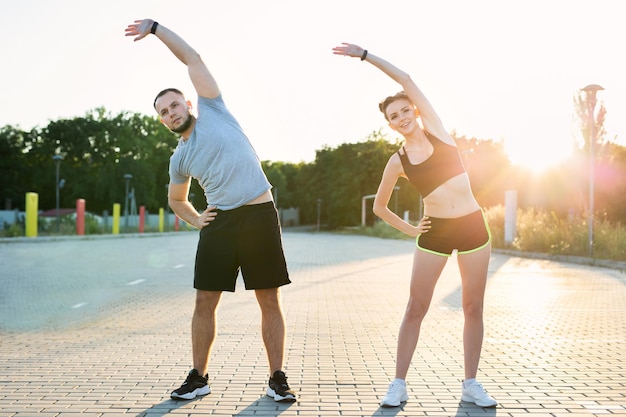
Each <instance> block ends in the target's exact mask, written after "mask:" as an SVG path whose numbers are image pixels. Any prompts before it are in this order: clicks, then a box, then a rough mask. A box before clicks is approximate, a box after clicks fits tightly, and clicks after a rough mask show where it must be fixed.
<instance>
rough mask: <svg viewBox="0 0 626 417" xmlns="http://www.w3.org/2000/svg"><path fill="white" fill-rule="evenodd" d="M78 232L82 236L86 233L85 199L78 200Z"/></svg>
mask: <svg viewBox="0 0 626 417" xmlns="http://www.w3.org/2000/svg"><path fill="white" fill-rule="evenodd" d="M76 234H77V235H78V236H82V235H84V234H85V199H83V198H79V199H78V200H76Z"/></svg>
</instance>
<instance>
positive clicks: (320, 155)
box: [0, 108, 626, 228]
mask: <svg viewBox="0 0 626 417" xmlns="http://www.w3.org/2000/svg"><path fill="white" fill-rule="evenodd" d="M599 131H600V132H601V130H599ZM452 136H453V138H454V139H455V140H456V142H457V144H458V147H459V151H460V152H461V155H462V158H463V162H464V164H465V166H466V168H467V170H468V174H469V177H470V182H471V184H472V188H473V190H474V193H475V195H476V198H477V199H478V201H479V203H480V204H481V206H483V207H485V208H488V207H492V206H496V205H502V204H504V194H505V191H507V190H517V192H518V205H519V206H520V207H521V208H524V207H533V206H541V207H543V208H545V209H547V210H550V211H553V212H555V213H556V214H557V215H559V216H572V215H577V216H585V215H586V210H587V209H588V206H587V204H588V197H587V196H588V194H587V193H588V187H589V179H588V178H589V175H588V152H587V146H588V144H587V143H586V144H583V145H581V146H580V147H579V148H578V149H576V150H575V152H574V153H573V155H572V156H571V157H570V158H568V159H567V160H564V161H563V162H562V163H561V164H560V165H558V166H555V167H553V168H551V169H550V170H548V171H545V172H543V173H541V174H533V173H532V172H530V171H527V170H524V169H523V168H520V167H517V166H514V165H512V163H511V162H510V160H509V159H508V157H507V155H506V152H505V150H504V146H503V144H502V143H500V142H496V141H493V140H489V139H477V138H473V137H472V138H468V137H466V136H461V135H458V134H456V133H455V132H453V133H452ZM599 137H600V140H599V141H598V143H597V144H596V163H595V170H596V175H595V178H596V182H595V195H596V199H595V208H596V211H597V212H598V213H599V214H600V215H602V216H604V218H606V219H608V220H611V221H617V222H623V221H624V220H626V181H624V180H625V179H626V148H625V147H622V146H619V145H617V144H615V143H611V142H607V141H604V140H602V136H601V135H599ZM176 143H177V137H176V136H175V135H173V134H172V133H171V132H168V131H167V129H164V128H163V126H162V125H161V124H160V122H159V121H158V119H157V118H155V117H151V116H145V115H141V114H137V113H128V112H121V113H119V114H111V113H109V112H107V111H106V110H105V109H104V108H97V109H94V110H92V111H89V112H87V113H86V114H85V115H84V116H81V117H76V118H73V119H60V120H55V121H50V122H49V123H48V125H47V126H45V127H43V128H39V127H36V128H34V129H32V130H30V131H23V130H21V129H19V128H18V127H14V126H11V125H7V126H4V127H2V128H0V173H1V175H0V199H1V201H2V202H3V204H4V207H2V208H5V209H19V210H23V209H24V205H25V202H24V196H25V194H26V193H27V192H36V193H38V194H39V207H40V209H41V210H51V209H54V208H55V206H56V177H55V172H56V171H55V170H56V166H55V161H54V160H53V159H52V156H53V155H61V156H62V157H63V160H62V162H61V163H60V178H62V179H64V186H63V188H62V190H61V193H60V195H61V200H60V206H61V207H62V208H63V207H65V208H71V207H75V202H76V199H78V198H83V199H85V200H86V202H87V211H89V212H91V213H94V214H102V212H103V211H105V210H107V211H108V212H109V213H110V212H111V210H112V206H113V204H114V203H123V202H124V197H125V193H126V182H125V179H124V175H126V174H131V175H132V180H131V186H132V188H134V193H135V199H136V203H137V205H138V206H139V205H143V206H145V207H146V209H147V210H148V211H149V212H152V213H155V212H157V211H158V210H159V208H162V207H165V206H166V204H167V192H166V186H167V183H168V182H169V177H168V164H169V157H170V155H171V153H172V151H173V150H174V148H175V147H176ZM399 146H400V143H399V142H398V140H397V139H394V138H390V137H387V135H386V134H383V133H382V132H381V131H375V132H372V133H371V134H370V135H369V136H368V137H366V138H364V139H363V140H362V141H360V142H356V143H348V142H347V143H344V144H341V145H339V146H336V147H324V148H322V149H319V150H317V151H316V156H315V160H314V161H312V162H300V163H292V162H280V161H263V162H262V164H263V168H264V169H265V172H266V174H267V176H268V178H269V180H270V182H271V183H272V185H273V187H274V195H275V198H276V202H277V206H278V207H279V208H291V207H294V208H299V209H300V220H301V223H302V224H314V223H315V222H316V221H317V218H318V216H319V217H320V221H321V222H322V223H323V224H324V225H326V226H327V227H329V228H339V227H348V226H356V225H359V224H360V222H361V201H362V200H361V199H362V197H363V196H366V195H371V194H374V193H375V192H376V189H377V187H378V183H379V181H380V177H381V175H382V171H383V168H384V167H385V164H386V162H387V160H388V159H389V157H390V156H391V155H392V154H393V153H394V152H396V151H397V149H398V147H399ZM394 193H395V195H394V196H392V200H391V202H390V208H391V209H392V210H394V211H396V212H397V213H398V214H400V215H402V213H404V212H405V211H407V210H408V211H409V213H410V218H411V219H412V220H417V217H418V216H419V212H420V211H419V205H420V196H419V194H418V193H417V192H416V191H415V190H414V189H413V188H412V187H411V186H410V184H409V183H408V182H407V181H402V180H401V181H400V182H399V183H398V189H397V190H396V191H395V192H394ZM191 194H193V196H192V203H193V204H194V206H195V207H196V208H197V209H198V210H201V209H203V208H205V207H206V202H205V201H204V194H203V192H202V190H201V189H200V187H199V185H198V184H197V182H196V181H195V180H194V181H192V188H191ZM370 209H371V200H370ZM371 221H373V217H371V211H370V213H369V216H368V222H371Z"/></svg>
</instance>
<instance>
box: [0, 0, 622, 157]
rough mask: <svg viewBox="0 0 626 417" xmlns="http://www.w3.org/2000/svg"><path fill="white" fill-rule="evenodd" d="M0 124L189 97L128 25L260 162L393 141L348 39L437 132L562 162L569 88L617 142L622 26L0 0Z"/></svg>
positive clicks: (321, 3) (325, 2)
mask: <svg viewBox="0 0 626 417" xmlns="http://www.w3.org/2000/svg"><path fill="white" fill-rule="evenodd" d="M0 4H2V13H1V14H0V36H1V38H2V39H3V42H2V44H3V45H2V50H3V54H2V58H0V59H1V60H2V61H0V62H1V64H2V65H1V68H2V70H1V71H2V72H1V73H2V77H0V86H1V89H0V91H2V93H1V96H0V126H6V125H11V126H15V127H19V128H21V129H23V130H30V129H32V128H34V127H45V126H46V125H47V124H48V122H49V121H51V120H58V119H63V118H70V119H71V118H74V117H80V116H83V115H85V114H86V113H87V112H89V111H90V110H92V109H95V108H98V107H104V108H105V109H106V110H107V111H108V112H110V113H112V114H113V115H116V114H118V113H119V112H133V113H134V112H136V113H141V114H146V115H155V113H154V110H153V108H152V101H153V98H154V96H155V94H156V93H157V92H158V91H160V90H161V89H163V88H166V87H177V88H179V89H181V90H183V91H184V92H185V93H186V95H187V97H188V98H189V99H190V100H191V101H192V102H193V103H194V104H195V101H196V95H195V92H194V90H193V87H192V85H191V83H190V82H189V80H188V77H187V72H186V69H185V67H184V65H183V64H182V63H180V62H179V61H178V60H177V59H176V58H174V56H173V55H172V54H171V53H170V52H169V51H168V50H167V48H166V47H165V46H164V45H163V44H162V43H161V42H160V41H159V40H158V39H157V38H156V37H152V36H150V37H147V38H145V39H143V40H142V41H139V42H133V41H132V38H130V37H125V36H124V29H125V28H126V26H127V25H128V24H129V23H131V22H133V21H134V20H135V19H142V18H152V19H155V20H157V21H158V22H160V23H161V24H163V25H165V26H167V27H169V28H170V29H172V30H174V31H176V32H177V33H178V34H179V35H181V36H182V37H183V38H184V39H185V40H187V41H188V43H189V44H191V45H192V46H193V47H194V48H195V49H196V50H197V51H198V52H199V53H200V54H201V55H202V57H203V59H204V61H205V63H206V64H207V65H208V67H209V69H210V71H211V72H212V73H213V75H214V76H215V78H216V80H217V82H218V84H219V86H220V89H221V91H222V93H223V96H224V99H225V101H226V103H227V106H228V107H229V108H230V110H231V111H232V113H233V114H234V115H235V117H236V118H237V119H238V120H239V122H240V124H241V125H242V126H243V128H244V130H245V131H246V133H247V134H248V136H249V137H250V140H251V141H252V143H253V145H254V146H255V148H256V150H257V152H258V154H259V157H260V158H261V159H262V160H271V161H284V162H300V161H304V162H310V161H312V160H314V158H315V151H316V150H319V149H322V148H323V147H325V146H328V147H336V146H338V145H340V144H342V143H354V142H361V141H364V140H366V139H367V138H368V137H369V135H370V134H371V133H372V132H374V131H378V130H381V129H382V131H383V132H384V133H387V134H388V135H389V137H390V138H392V139H394V140H395V138H396V137H397V135H396V134H395V133H393V132H392V131H391V130H390V129H389V128H388V127H387V126H386V122H385V120H384V118H383V116H382V114H381V113H380V112H379V110H378V102H379V101H380V100H381V99H383V98H384V97H386V96H388V95H392V94H394V93H396V92H397V91H399V90H400V87H399V85H397V84H396V83H395V82H393V81H392V80H390V79H389V78H387V77H386V76H385V75H384V74H383V73H382V72H380V71H379V70H377V69H376V68H374V67H373V66H372V65H370V64H367V63H364V62H361V61H360V60H358V59H354V58H346V57H341V56H336V55H333V54H332V48H333V47H334V46H336V45H338V44H340V43H341V42H350V43H355V44H358V45H360V46H362V47H364V48H366V49H368V50H369V51H370V53H373V54H375V55H378V56H380V57H382V58H385V59H387V60H388V61H390V62H392V63H393V64H395V65H396V66H398V67H399V68H401V69H403V70H404V71H406V72H408V73H409V74H411V76H412V78H413V80H414V81H415V82H416V83H417V84H418V86H419V87H420V88H421V89H422V91H423V92H424V93H425V94H426V96H427V97H428V98H429V100H430V101H431V103H432V104H433V106H434V108H435V110H436V111H437V112H438V114H439V116H440V117H441V119H442V120H443V122H444V125H445V127H446V129H447V130H448V131H451V132H452V131H454V132H456V133H457V134H458V135H464V136H467V137H476V138H478V139H491V140H495V141H503V143H504V144H505V147H506V149H507V151H508V152H509V155H510V158H511V160H512V161H513V162H515V163H520V164H526V165H528V166H531V165H533V164H536V165H538V166H539V165H545V164H549V163H553V162H555V161H558V160H559V159H561V158H563V157H565V156H567V154H568V153H569V151H570V150H571V146H572V143H573V142H574V141H575V140H576V139H577V137H578V136H577V135H579V133H578V131H579V128H578V126H577V124H576V122H575V111H574V104H573V97H574V95H575V94H577V93H578V91H579V90H580V89H581V88H583V87H585V86H587V85H589V84H599V85H601V86H602V87H603V88H604V90H603V91H601V92H599V93H598V99H599V101H601V102H602V103H604V105H605V107H606V109H607V119H606V122H605V127H606V130H607V138H608V139H610V140H612V141H614V142H617V143H619V144H620V145H623V146H626V117H624V116H625V115H626V76H625V74H626V57H625V56H624V54H625V52H624V51H625V49H624V44H625V41H626V25H624V24H623V12H622V6H621V2H619V1H614V0H613V1H608V0H595V1H580V0H526V1H507V0H475V1H466V0H439V1H433V0H430V1H422V0H394V1H390V2H383V1H373V0H333V1H330V0H316V1H314V2H313V1H298V0H266V1H261V0H228V1H216V0H177V1H171V0H170V1H164V0H132V1H129V0H108V1H106V2H103V1H99V2H96V1H85V0H54V1H48V0H21V1H19V2H15V1H12V2H9V1H7V0H0Z"/></svg>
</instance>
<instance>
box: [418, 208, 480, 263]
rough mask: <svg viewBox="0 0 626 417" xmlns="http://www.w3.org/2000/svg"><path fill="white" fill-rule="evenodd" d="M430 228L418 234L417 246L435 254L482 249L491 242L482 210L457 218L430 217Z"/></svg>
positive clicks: (450, 253)
mask: <svg viewBox="0 0 626 417" xmlns="http://www.w3.org/2000/svg"><path fill="white" fill-rule="evenodd" d="M428 220H430V230H428V232H426V233H422V234H420V235H418V236H417V239H416V244H417V247H418V248H419V249H421V250H423V251H424V252H429V253H434V254H435V255H441V256H450V255H452V252H453V251H454V250H456V251H457V253H459V254H464V253H472V252H476V251H479V250H481V249H482V248H484V247H486V246H487V245H488V244H489V242H491V231H490V230H489V225H488V224H487V219H486V218H485V214H484V213H483V212H482V210H477V211H475V212H473V213H470V214H468V215H466V216H461V217H457V218H455V219H443V218H438V217H429V219H428Z"/></svg>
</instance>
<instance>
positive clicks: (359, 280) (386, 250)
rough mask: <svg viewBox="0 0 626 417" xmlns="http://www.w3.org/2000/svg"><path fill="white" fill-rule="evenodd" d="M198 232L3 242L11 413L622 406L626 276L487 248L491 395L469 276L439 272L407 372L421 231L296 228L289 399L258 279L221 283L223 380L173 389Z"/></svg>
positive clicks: (286, 302) (6, 394)
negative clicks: (403, 326) (386, 233)
mask: <svg viewBox="0 0 626 417" xmlns="http://www.w3.org/2000/svg"><path fill="white" fill-rule="evenodd" d="M196 239H197V234H196V233H194V232H184V233H176V234H174V233H170V234H161V235H159V234H147V235H122V236H118V237H111V236H101V237H100V236H97V237H88V238H78V237H75V238H51V239H46V238H37V239H15V240H12V241H11V242H10V243H7V241H6V240H3V241H1V242H0V271H2V272H1V274H0V288H1V289H0V417H9V416H11V417H14V416H18V417H27V416H39V417H41V416H81V417H88V416H120V415H134V416H154V417H157V416H164V415H173V416H191V415H193V416H198V415H207V416H281V417H289V416H312V417H315V416H323V417H332V416H368V417H372V416H454V417H462V416H464V417H470V416H471V417H490V416H494V417H495V416H497V417H508V416H515V417H517V416H525V415H528V416H533V417H544V416H545V417H565V416H567V417H581V416H626V359H625V357H624V356H625V355H624V352H626V274H625V273H624V272H623V270H624V268H622V269H619V268H616V269H610V268H602V267H594V266H586V265H580V264H574V263H567V262H563V261H558V260H555V259H550V258H545V257H543V258H542V259H532V258H522V257H518V256H516V255H515V254H513V253H510V252H506V253H499V252H496V253H494V254H493V256H492V260H491V264H490V269H489V279H488V283H487V293H486V300H485V343H484V346H483V354H482V358H481V365H480V371H479V380H480V381H481V382H482V383H483V385H484V386H485V387H486V389H487V390H488V391H489V392H490V394H492V395H493V396H494V397H495V398H496V399H497V400H498V401H499V405H498V407H497V408H495V409H483V408H481V407H476V406H475V405H472V404H468V403H462V402H460V401H459V399H460V388H461V379H462V377H463V366H462V364H463V356H462V337H461V336H462V325H463V312H462V309H461V307H460V306H461V292H460V279H459V275H458V267H457V265H456V259H454V258H452V259H451V260H450V261H449V262H448V265H447V266H446V268H445V269H444V272H443V274H442V276H441V278H440V281H439V283H438V286H437V288H436V291H435V294H434V297H433V302H432V305H431V308H430V312H429V314H428V316H427V317H426V320H425V321H424V324H423V327H422V331H421V336H420V342H419V344H418V348H417V350H416V353H415V356H414V358H413V362H412V365H411V368H410V369H409V374H408V377H407V384H408V392H409V397H410V398H409V401H408V402H407V403H406V404H405V405H403V406H402V407H399V408H391V409H387V408H380V407H379V406H378V402H379V400H380V398H381V397H382V396H383V395H384V394H385V392H386V389H387V385H388V383H389V380H390V378H392V377H393V373H394V366H395V349H396V340H397V332H398V327H399V324H400V320H401V318H402V314H403V311H404V307H405V304H406V300H407V291H408V285H409V279H410V270H411V265H412V254H413V250H414V244H413V242H411V241H408V240H407V241H398V240H383V239H377V238H370V237H362V236H350V235H339V234H330V233H309V232H298V231H290V230H289V229H286V230H285V233H284V245H285V253H286V255H287V261H288V264H289V268H290V272H291V277H292V281H293V284H291V285H288V286H286V287H284V288H283V290H282V294H283V307H284V311H285V315H286V317H287V340H286V364H285V370H286V372H287V376H288V377H289V383H290V385H292V387H293V388H294V389H295V390H296V392H297V393H298V396H299V399H298V401H297V402H296V403H293V404H282V403H275V402H274V401H273V400H272V399H270V398H268V397H266V396H265V388H266V384H267V379H268V377H269V372H268V369H267V359H266V356H265V352H264V349H263V343H262V340H261V338H260V329H259V323H260V314H259V309H258V306H257V304H256V300H255V298H254V294H253V293H252V292H246V291H244V290H243V287H242V286H241V285H240V286H239V287H238V290H237V292H236V293H235V294H227V293H226V294H224V295H223V297H222V302H221V304H220V307H219V309H218V325H219V327H218V337H217V339H216V341H215V346H214V348H213V352H212V356H211V362H210V365H209V380H210V384H211V387H212V390H213V392H212V393H211V394H209V395H208V396H205V397H202V398H200V399H196V400H193V401H173V400H171V399H170V398H169V393H170V391H171V390H173V389H175V388H177V387H178V386H179V385H180V384H181V383H182V381H183V380H184V377H185V375H186V373H187V371H188V370H189V367H190V361H191V359H190V355H191V352H190V335H189V330H190V319H191V314H192V312H193V295H194V293H193V289H192V288H191V280H192V274H193V257H194V252H195V244H196Z"/></svg>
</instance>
